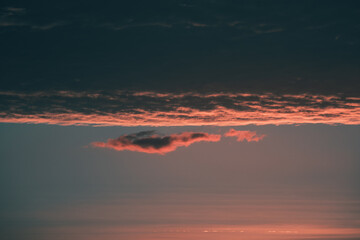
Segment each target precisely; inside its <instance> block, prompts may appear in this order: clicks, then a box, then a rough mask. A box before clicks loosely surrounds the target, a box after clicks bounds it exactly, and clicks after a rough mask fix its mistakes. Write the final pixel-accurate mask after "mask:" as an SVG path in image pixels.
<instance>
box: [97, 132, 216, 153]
mask: <svg viewBox="0 0 360 240" xmlns="http://www.w3.org/2000/svg"><path fill="white" fill-rule="evenodd" d="M220 138H221V136H220V135H216V134H209V133H203V132H183V133H179V134H171V135H169V136H160V135H157V134H155V133H154V131H146V132H139V133H134V134H129V135H123V136H120V137H118V138H116V139H109V140H108V141H107V142H93V143H92V146H94V147H101V148H110V149H114V150H116V151H124V150H128V151H135V152H144V153H156V154H165V153H168V152H172V151H175V150H176V149H177V148H178V147H187V146H190V145H191V144H193V143H195V142H202V141H205V142H217V141H219V140H220Z"/></svg>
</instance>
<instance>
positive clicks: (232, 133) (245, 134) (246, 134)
mask: <svg viewBox="0 0 360 240" xmlns="http://www.w3.org/2000/svg"><path fill="white" fill-rule="evenodd" d="M224 136H225V137H237V141H238V142H242V141H244V140H246V141H248V142H258V141H260V140H262V139H264V137H265V135H264V134H263V135H257V134H256V132H252V131H237V130H235V129H233V128H232V129H230V130H229V131H228V132H227V133H225V135H224Z"/></svg>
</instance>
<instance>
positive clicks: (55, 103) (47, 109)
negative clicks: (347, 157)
mask: <svg viewBox="0 0 360 240" xmlns="http://www.w3.org/2000/svg"><path fill="white" fill-rule="evenodd" d="M0 97H1V102H0V122H10V123H11V122H12V123H47V124H60V125H97V126H200V125H213V126H244V125H250V124H252V125H266V124H274V125H283V124H314V123H322V124H349V125H356V124H360V98H359V97H345V96H341V95H328V96H327V95H310V94H300V95H291V94H286V95H276V94H270V93H268V94H255V93H231V92H219V93H206V94H205V93H198V92H182V93H181V92H180V93H170V92H126V91H117V92H100V91H99V92H73V91H55V92H30V93H26V92H0ZM29 102H31V106H30V105H29Z"/></svg>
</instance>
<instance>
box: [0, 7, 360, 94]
mask: <svg viewBox="0 0 360 240" xmlns="http://www.w3.org/2000/svg"><path fill="white" fill-rule="evenodd" d="M0 9H1V12H0V43H1V44H0V46H1V47H0V48H1V49H0V51H1V56H0V63H1V71H0V72H1V75H0V78H1V82H2V84H1V86H0V88H1V89H2V90H21V91H24V90H25V91H30V90H49V89H56V90H88V89H92V90H94V89H95V90H109V89H111V90H113V89H127V90H128V89H132V90H149V89H151V90H167V91H172V90H191V91H194V90H202V91H206V90H208V91H216V90H241V91H262V92H263V91H266V92H281V93H283V92H286V93H292V92H296V93H299V92H315V93H325V94H337V93H347V94H349V95H359V91H358V89H359V65H360V59H359V53H360V48H359V44H360V42H359V40H360V39H359V36H360V34H359V33H360V18H359V15H360V3H359V2H358V1H341V2H340V1H301V2H300V1H271V2H270V1H220V0H219V1H216V0H212V1H183V0H170V1H168V0H167V1H114V2H107V1H101V2H98V1H2V3H1V4H0Z"/></svg>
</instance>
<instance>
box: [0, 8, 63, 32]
mask: <svg viewBox="0 0 360 240" xmlns="http://www.w3.org/2000/svg"><path fill="white" fill-rule="evenodd" d="M26 13H27V11H26V9H25V8H20V7H5V8H2V11H1V13H0V27H25V28H29V29H33V30H42V31H45V30H50V29H53V28H55V27H59V26H63V25H66V24H67V23H66V22H65V21H52V22H40V23H39V22H34V21H32V20H31V19H29V17H27V14H26Z"/></svg>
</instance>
